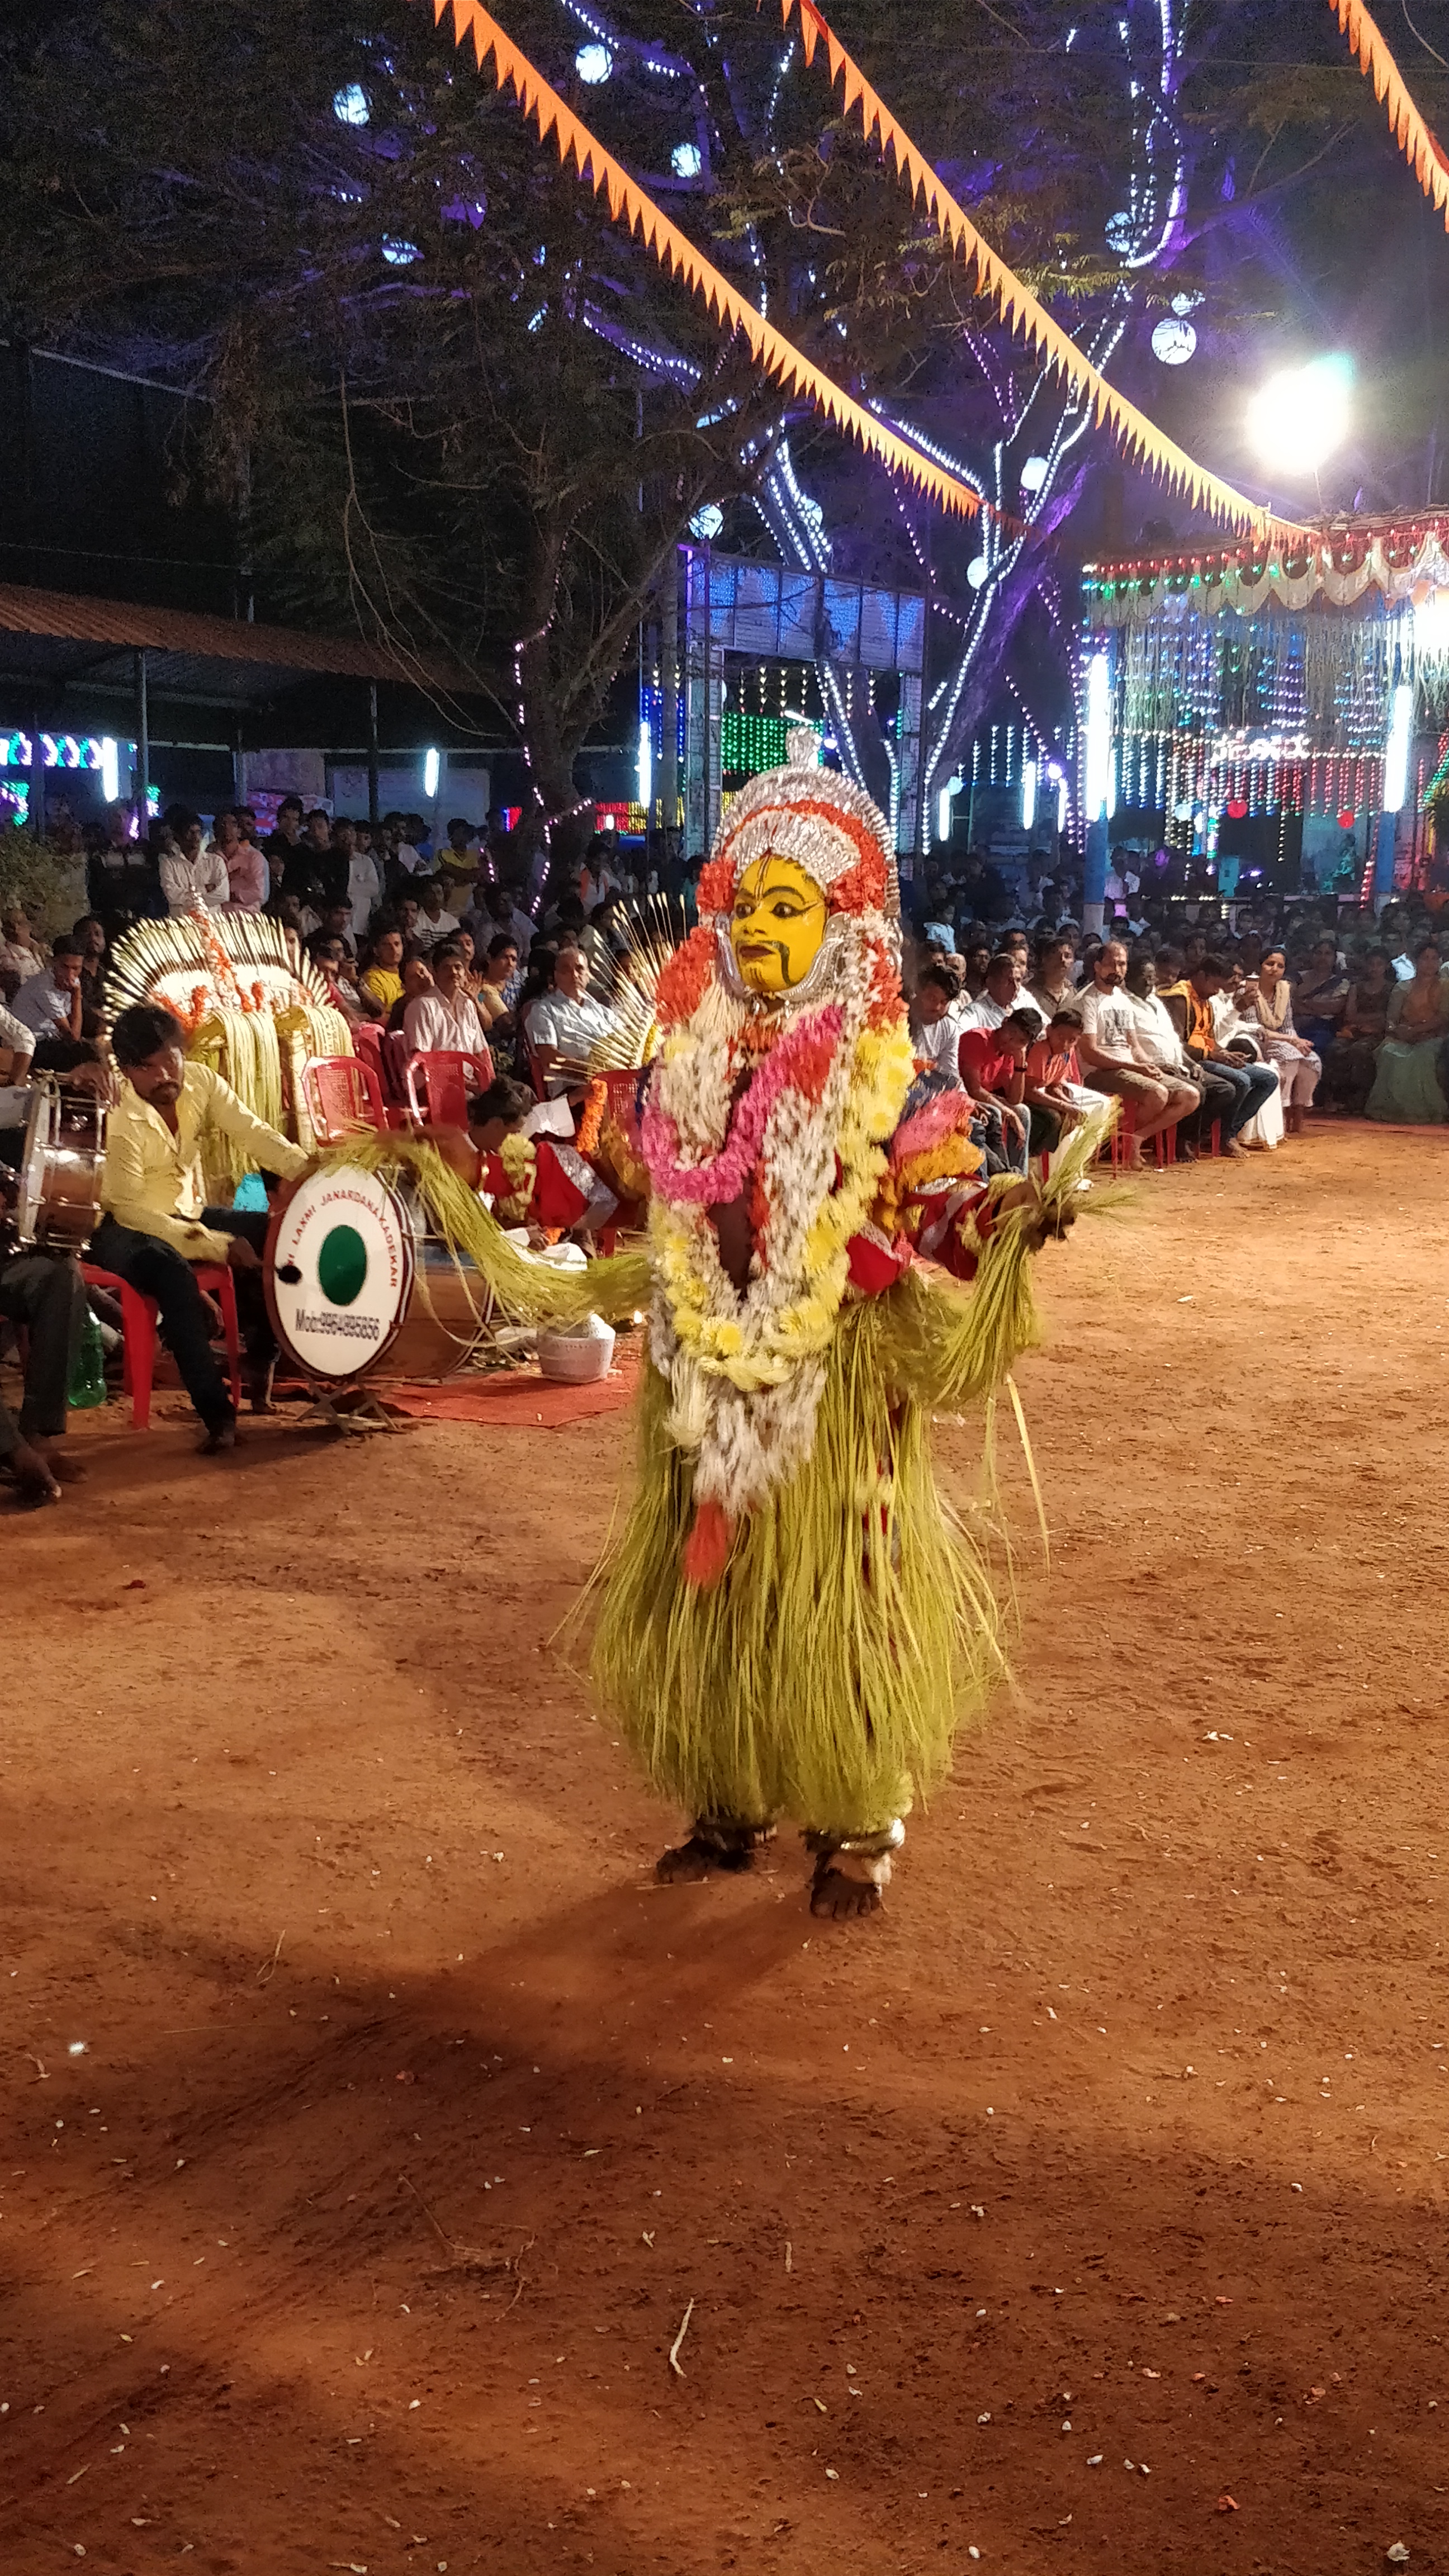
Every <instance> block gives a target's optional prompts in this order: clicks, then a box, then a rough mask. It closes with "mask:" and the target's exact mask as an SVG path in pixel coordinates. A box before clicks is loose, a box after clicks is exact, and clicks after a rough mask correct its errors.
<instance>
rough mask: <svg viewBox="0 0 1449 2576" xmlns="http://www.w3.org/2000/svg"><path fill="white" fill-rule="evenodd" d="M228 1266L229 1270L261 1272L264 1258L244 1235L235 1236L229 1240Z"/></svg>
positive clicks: (227, 1247) (227, 1248)
mask: <svg viewBox="0 0 1449 2576" xmlns="http://www.w3.org/2000/svg"><path fill="white" fill-rule="evenodd" d="M226 1266H227V1268H228V1270H260V1268H261V1266H262V1256H261V1254H260V1253H259V1252H258V1251H256V1250H255V1249H254V1247H253V1246H252V1245H251V1244H250V1243H248V1241H247V1239H246V1236H245V1235H244V1234H233V1235H230V1236H228V1238H227V1246H226Z"/></svg>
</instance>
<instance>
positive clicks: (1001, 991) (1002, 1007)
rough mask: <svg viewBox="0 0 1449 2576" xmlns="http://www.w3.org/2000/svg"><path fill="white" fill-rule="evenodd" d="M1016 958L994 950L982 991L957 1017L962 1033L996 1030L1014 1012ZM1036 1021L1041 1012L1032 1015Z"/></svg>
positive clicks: (1018, 988)
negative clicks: (1009, 1013)
mask: <svg viewBox="0 0 1449 2576" xmlns="http://www.w3.org/2000/svg"><path fill="white" fill-rule="evenodd" d="M1017 964H1018V960H1017V956H1016V954H1015V952H1014V951H1013V950H1012V949H1009V948H998V950H997V952H996V954H995V956H994V957H993V958H992V960H991V963H990V965H989V966H988V967H987V969H986V989H985V991H984V992H982V993H980V994H978V996H977V998H976V1000H975V1001H974V1002H968V1003H967V1005H966V1008H965V1009H964V1010H963V1012H962V1013H961V1026H962V1028H963V1029H999V1028H1000V1026H1001V1023H1002V1021H1003V1020H1004V1019H1005V1017H1006V1014H1007V1012H1008V1011H1014V1010H1015V1009H1016V1008H1017V1003H1018V997H1019V995H1020V992H1021V983H1020V980H1019V977H1018V973H1017ZM1034 1016H1035V1018H1036V1019H1037V1020H1038V1021H1040V1020H1041V1019H1042V1017H1043V1014H1042V1012H1040V1011H1035V1012H1034Z"/></svg>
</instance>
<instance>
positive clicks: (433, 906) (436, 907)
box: [413, 877, 458, 948]
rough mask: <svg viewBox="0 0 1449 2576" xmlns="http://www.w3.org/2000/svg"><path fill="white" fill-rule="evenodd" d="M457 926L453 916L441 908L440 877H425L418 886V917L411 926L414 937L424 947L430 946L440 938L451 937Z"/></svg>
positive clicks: (441, 889) (441, 881)
mask: <svg viewBox="0 0 1449 2576" xmlns="http://www.w3.org/2000/svg"><path fill="white" fill-rule="evenodd" d="M457 927H458V923H457V920H456V918H455V916H454V915H453V914H452V913H451V912H446V911H445V910H444V908H443V880H442V878H441V877H425V878H424V879H423V881H422V883H421V885H420V886H419V888H418V917H417V921H416V923H415V924H414V927H413V937H414V939H416V940H418V941H419V942H420V943H421V945H422V946H423V947H424V948H432V947H434V946H436V944H437V942H438V941H439V940H440V939H451V938H452V936H453V933H454V931H455V930H456V929H457Z"/></svg>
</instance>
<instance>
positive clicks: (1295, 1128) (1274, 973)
mask: <svg viewBox="0 0 1449 2576" xmlns="http://www.w3.org/2000/svg"><path fill="white" fill-rule="evenodd" d="M1238 1009H1239V1012H1240V1013H1241V1016H1242V1017H1243V1019H1245V1020H1247V1021H1251V1022H1255V1023H1256V1025H1257V1028H1258V1032H1259V1036H1258V1043H1259V1045H1260V1047H1261V1048H1262V1051H1263V1056H1264V1059H1265V1061H1266V1062H1267V1063H1268V1064H1271V1065H1273V1066H1275V1067H1276V1069H1277V1074H1278V1087H1279V1090H1280V1091H1281V1093H1282V1098H1283V1123H1284V1125H1285V1127H1286V1128H1287V1130H1288V1133H1289V1135H1290V1136H1301V1135H1302V1133H1303V1130H1304V1127H1305V1126H1306V1124H1307V1121H1308V1112H1309V1110H1310V1109H1311V1107H1312V1106H1313V1095H1314V1093H1315V1091H1316V1090H1317V1089H1318V1082H1319V1076H1320V1075H1321V1073H1322V1071H1323V1065H1322V1062H1321V1060H1320V1058H1319V1057H1318V1055H1317V1054H1316V1053H1315V1051H1314V1049H1313V1048H1312V1047H1311V1046H1310V1044H1309V1042H1308V1040H1307V1038H1301V1037H1300V1036H1299V1035H1298V1032H1297V1030H1296V1029H1295V1028H1294V1025H1293V993H1292V988H1291V986H1290V985H1289V983H1288V981H1287V959H1286V958H1285V956H1284V954H1283V951H1282V949H1281V948H1265V949H1264V951H1263V953H1262V956H1261V958H1260V960H1259V963H1258V972H1257V974H1256V975H1255V976H1250V977H1249V978H1248V980H1247V981H1246V982H1245V984H1244V986H1243V990H1242V995H1241V998H1240V1000H1239V1003H1238Z"/></svg>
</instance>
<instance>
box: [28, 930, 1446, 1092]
mask: <svg viewBox="0 0 1449 2576" xmlns="http://www.w3.org/2000/svg"><path fill="white" fill-rule="evenodd" d="M26 989H27V988H26V987H25V986H24V985H22V987H21V989H20V992H19V993H17V995H16V997H15V1007H16V1010H17V1011H20V1006H21V1002H22V1000H23V998H24V994H25V991H26ZM20 1015H21V1017H22V1018H23V1017H24V1013H23V1011H21V1013H20ZM1446 1036H1449V985H1446V984H1445V983H1444V981H1443V966H1442V961H1441V959H1440V956H1439V950H1438V947H1437V945H1436V944H1435V942H1434V941H1433V940H1432V939H1421V940H1420V942H1419V944H1418V947H1417V948H1416V949H1415V951H1414V975H1413V981H1412V982H1411V983H1408V984H1401V983H1397V982H1396V983H1395V986H1394V990H1393V992H1392V994H1391V995H1390V997H1389V1008H1388V1033H1387V1035H1386V1037H1385V1039H1384V1042H1383V1045H1382V1046H1381V1047H1380V1049H1379V1060H1378V1071H1377V1073H1376V1074H1375V1076H1374V1087H1373V1089H1372V1091H1371V1092H1370V1093H1369V1100H1368V1111H1367V1114H1368V1116H1369V1117H1370V1118H1378V1119H1382V1120H1383V1121H1385V1122H1386V1123H1387V1124H1388V1125H1391V1126H1406V1127H1442V1125H1443V1124H1444V1121H1445V1119H1446V1118H1449V1104H1446V1102H1445V1098H1444V1093H1443V1089H1442V1087H1441V1085H1440V1081H1439V1049H1440V1048H1441V1046H1442V1045H1443V1043H1444V1040H1445V1038H1446Z"/></svg>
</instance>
